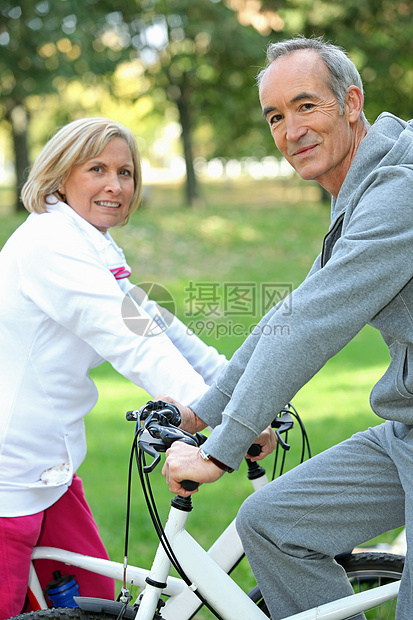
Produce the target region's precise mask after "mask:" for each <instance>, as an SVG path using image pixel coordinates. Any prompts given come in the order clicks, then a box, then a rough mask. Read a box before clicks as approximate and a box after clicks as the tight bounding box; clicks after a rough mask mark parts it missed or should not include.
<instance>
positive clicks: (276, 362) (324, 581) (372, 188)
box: [164, 37, 413, 620]
mask: <svg viewBox="0 0 413 620" xmlns="http://www.w3.org/2000/svg"><path fill="white" fill-rule="evenodd" d="M267 60H268V64H267V67H266V69H264V71H263V72H262V73H261V74H260V76H259V94H260V101H261V106H262V109H263V114H264V117H265V119H266V120H267V122H268V124H269V126H270V130H271V133H272V135H273V137H274V141H275V144H276V146H277V148H278V149H279V150H280V151H281V153H282V154H283V156H284V157H285V158H286V159H287V160H288V161H289V162H290V164H291V165H292V166H293V167H294V168H295V169H296V171H297V172H298V173H299V175H300V176H301V177H302V178H303V179H316V180H317V181H318V183H319V184H320V185H321V186H322V187H323V188H325V189H326V190H328V191H329V192H330V193H331V195H332V223H331V227H330V229H329V231H328V233H327V235H326V237H325V239H324V244H323V249H322V253H321V254H320V256H319V257H318V258H317V259H316V261H315V263H314V265H313V266H312V268H311V270H310V272H309V275H308V276H307V278H306V279H305V281H304V282H303V283H302V284H301V285H300V286H299V287H298V288H297V289H296V290H295V291H293V293H292V294H291V299H290V300H289V301H288V303H289V307H290V308H292V312H291V313H290V314H289V315H288V316H286V315H285V313H284V314H283V316H282V321H283V324H285V323H286V322H287V321H288V322H289V336H288V337H286V336H285V335H284V336H281V335H280V334H279V332H277V330H276V329H274V330H273V332H272V331H271V329H270V327H271V326H276V325H277V323H279V321H280V319H279V317H280V313H281V312H282V311H283V308H282V303H281V304H278V305H277V306H276V307H274V308H273V309H272V310H271V311H270V312H269V313H268V314H267V315H266V316H265V317H264V318H263V319H262V321H261V323H260V324H259V326H258V328H257V329H256V330H255V332H254V334H252V335H251V336H250V337H249V338H247V340H246V341H245V342H244V344H243V345H242V346H241V347H240V349H239V350H238V351H237V352H236V353H235V355H234V356H233V359H232V360H231V361H230V363H229V364H228V366H227V367H226V368H225V369H224V371H223V372H222V373H221V375H220V376H219V378H218V379H217V381H216V383H215V384H214V386H213V387H212V388H210V390H209V391H208V392H207V393H206V394H205V395H204V396H203V397H202V399H201V400H200V401H199V402H198V403H197V404H196V406H194V412H192V411H188V410H183V415H184V426H185V427H186V428H188V429H189V430H195V429H200V428H202V427H203V426H205V424H209V425H211V426H213V427H214V430H213V432H212V433H211V436H210V437H209V438H208V440H207V441H206V443H205V444H204V445H203V450H202V451H201V450H197V449H195V448H191V447H189V446H184V445H178V444H175V445H174V446H173V447H172V448H171V449H170V450H169V451H168V455H167V460H166V462H165V466H164V473H165V475H166V477H167V481H168V484H169V486H170V489H171V491H172V492H178V493H180V494H182V495H186V494H187V493H186V492H185V491H184V490H183V489H182V487H181V484H180V481H181V480H184V479H192V480H197V481H199V482H212V481H213V480H216V479H217V478H218V477H219V476H220V475H222V474H223V472H224V471H225V470H228V468H237V467H238V466H239V465H240V463H241V461H242V459H243V457H244V455H245V453H246V452H247V450H248V447H249V445H250V444H251V443H252V442H253V441H254V440H255V437H256V436H257V435H260V433H261V432H262V430H263V429H264V428H265V427H266V426H267V425H268V424H269V422H270V421H271V418H272V416H273V412H274V410H280V409H281V408H282V407H283V405H284V403H286V402H288V401H289V400H291V399H292V398H293V396H294V395H295V394H296V392H297V391H298V390H299V389H300V388H301V387H302V386H303V385H305V383H307V381H309V380H310V379H311V378H312V377H313V376H314V375H315V374H316V373H317V372H318V371H319V370H320V369H321V368H322V367H323V365H324V364H325V363H326V361H327V360H328V359H329V358H331V357H332V356H333V355H335V354H336V353H337V352H338V351H340V350H341V349H342V348H343V347H344V346H345V345H346V344H347V343H348V342H349V341H350V340H351V339H352V338H353V337H354V336H355V335H356V334H357V333H358V332H359V331H360V329H362V327H364V326H365V325H366V324H370V325H372V326H374V327H375V328H377V329H378V330H380V332H381V334H382V336H383V338H384V340H385V342H386V344H387V345H388V347H389V351H390V355H391V358H392V359H391V362H390V365H389V368H388V370H387V372H386V373H385V375H384V376H383V377H382V378H381V379H380V381H379V382H378V383H377V384H376V386H375V387H374V388H373V391H372V393H371V398H370V400H371V406H372V409H373V410H374V412H375V413H376V414H377V415H378V416H379V417H380V418H383V419H384V420H385V421H384V422H383V423H381V424H379V425H378V426H376V427H374V428H371V429H369V430H367V431H364V432H362V433H358V434H356V435H354V436H353V437H352V438H351V439H349V440H347V441H345V442H343V443H342V444H339V445H338V446H335V447H333V448H331V449H330V450H328V451H326V452H324V453H322V454H320V455H317V456H316V457H314V458H313V459H311V460H309V461H307V462H306V463H304V464H303V465H301V466H299V467H297V468H295V469H294V470H293V471H291V472H288V473H287V474H285V475H284V476H282V477H281V478H279V479H278V480H276V481H274V482H273V483H271V484H270V485H268V486H266V487H265V488H263V489H261V490H260V491H258V492H257V493H255V494H254V495H253V496H251V497H250V498H248V499H247V500H246V502H244V504H243V506H242V507H241V509H240V512H239V515H238V519H237V527H238V531H239V534H240V536H241V539H242V542H243V544H244V548H245V551H246V554H247V557H248V560H249V562H250V564H251V567H252V569H253V571H254V574H255V576H256V578H257V581H258V584H259V586H260V588H261V590H262V593H263V595H264V598H265V600H266V602H267V605H268V607H269V610H270V612H271V616H272V618H273V619H274V620H276V619H279V618H284V617H285V616H288V615H290V614H294V613H298V612H300V611H303V610H305V609H309V608H311V607H314V606H316V605H318V604H320V603H322V602H328V601H330V600H333V599H336V598H340V597H342V596H346V595H347V594H350V593H351V592H352V590H351V588H350V585H349V583H348V581H347V578H346V576H345V575H344V572H343V570H342V569H341V567H339V566H338V565H337V564H336V562H335V561H334V555H335V554H338V553H340V552H343V551H345V550H347V549H350V548H353V547H354V546H356V545H358V544H360V543H362V542H364V541H367V540H369V539H371V538H373V537H375V536H377V535H379V534H382V533H383V532H385V531H387V530H390V529H393V528H396V527H398V526H401V525H403V524H404V523H406V532H407V543H408V547H409V545H410V539H411V534H412V532H411V527H412V510H413V432H412V425H413V318H412V314H413V279H412V278H413V262H412V258H411V256H412V248H413V208H412V204H411V201H412V198H411V197H412V195H413V126H412V125H411V124H409V123H406V122H404V121H402V120H400V119H399V118H396V117H395V116H393V115H391V114H389V113H383V114H382V115H381V116H380V117H379V118H378V119H377V121H376V122H375V123H374V125H372V126H371V127H369V124H368V122H367V121H366V119H365V117H364V114H363V91H362V83H361V79H360V76H359V74H358V72H357V70H356V68H355V66H354V64H353V63H352V62H351V61H350V60H349V58H348V57H347V55H346V54H345V53H344V52H343V51H342V50H341V49H340V48H338V47H336V46H334V45H330V44H327V43H325V42H323V41H322V40H321V39H305V38H302V37H298V38H295V39H291V40H288V41H284V42H281V43H277V44H272V45H270V46H269V49H268V55H267ZM264 325H265V327H266V329H265V330H263V326H264ZM259 442H260V443H261V445H262V454H264V455H265V454H267V453H268V452H270V451H271V449H272V448H273V442H274V439H273V436H272V434H271V433H270V432H269V431H264V433H262V434H261V436H260V438H259ZM407 557H409V554H408V556H407ZM412 595H413V587H412V584H411V580H410V567H409V561H408V560H407V561H406V569H405V571H404V575H403V579H402V583H401V589H400V595H399V600H398V609H397V616H396V617H397V620H410V619H411V614H412V609H413V600H412V598H413V596H412ZM361 617H362V616H360V618H361Z"/></svg>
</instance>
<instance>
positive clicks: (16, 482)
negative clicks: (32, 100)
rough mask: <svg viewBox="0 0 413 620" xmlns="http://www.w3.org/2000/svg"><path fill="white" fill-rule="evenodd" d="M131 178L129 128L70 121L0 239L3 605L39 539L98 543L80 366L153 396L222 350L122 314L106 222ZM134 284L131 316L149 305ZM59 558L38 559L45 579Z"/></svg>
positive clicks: (101, 592)
mask: <svg viewBox="0 0 413 620" xmlns="http://www.w3.org/2000/svg"><path fill="white" fill-rule="evenodd" d="M141 189H142V179H141V166H140V157H139V153H138V149H137V144H136V140H135V137H134V136H133V134H132V133H131V132H130V131H129V130H127V129H126V128H124V127H122V126H121V125H119V124H118V123H114V122H112V121H110V120H108V119H105V118H87V119H81V120H77V121H74V122H72V123H70V124H69V125H67V126H66V127H64V128H62V129H61V130H60V131H59V132H57V133H56V134H55V135H54V137H53V138H52V139H51V140H50V141H49V142H48V143H47V144H46V146H45V147H44V149H43V151H42V152H41V153H40V155H39V157H38V159H37V161H36V162H35V164H34V166H33V168H32V170H31V173H30V176H29V179H28V181H27V183H26V184H25V186H24V188H23V192H22V199H23V202H24V205H25V207H26V208H27V210H28V211H30V212H32V213H31V215H29V217H28V218H27V220H26V221H25V222H24V223H23V224H22V225H21V226H20V227H19V228H18V229H17V230H16V232H15V233H14V234H13V235H12V236H11V237H10V239H9V240H8V242H7V243H6V244H5V246H4V248H3V250H2V251H1V253H0V282H1V290H2V293H3V299H5V300H6V303H3V304H2V306H1V307H0V376H1V395H2V405H1V417H0V618H8V617H10V616H13V615H16V614H18V613H20V612H21V611H22V608H23V605H24V601H25V594H26V589H27V581H28V574H29V564H30V555H31V552H32V549H33V547H34V546H35V545H37V544H43V545H50V546H63V547H64V548H66V549H69V550H72V551H81V552H82V553H88V554H91V555H96V556H99V557H107V555H106V551H105V548H104V546H103V543H102V541H101V539H100V537H99V533H98V531H97V527H96V524H95V522H94V520H93V517H92V515H91V513H90V510H89V507H88V505H87V503H86V500H85V498H84V495H83V490H82V484H81V481H80V479H79V478H77V477H76V470H77V468H78V467H79V465H80V464H81V462H82V461H83V459H84V458H85V455H86V438H85V430H84V423H83V418H84V416H85V415H86V414H87V413H89V411H90V410H91V409H92V408H93V407H94V405H95V403H96V401H97V390H96V387H95V385H94V383H93V381H92V380H91V379H90V377H89V374H88V373H89V371H90V369H91V368H93V367H95V366H97V365H99V364H100V363H102V362H103V361H105V360H108V361H109V362H110V363H111V364H112V366H113V367H114V368H115V369H116V370H117V371H118V372H119V373H121V374H122V375H124V376H125V377H127V378H128V379H130V381H132V382H133V383H135V384H136V385H137V386H140V387H143V388H144V389H145V390H146V391H147V392H149V394H151V395H152V396H156V395H157V394H160V393H167V394H168V395H170V396H171V397H172V398H176V399H177V400H178V401H180V402H182V401H183V402H185V403H187V404H191V403H192V402H193V401H194V400H196V399H197V398H198V397H199V396H200V395H201V394H203V393H204V392H205V391H206V389H207V385H209V384H210V383H211V382H212V381H213V379H214V377H215V376H216V375H217V374H218V373H219V371H220V369H221V368H222V367H223V366H224V364H225V362H226V360H225V358H224V356H222V355H219V354H218V353H217V351H216V350H215V349H213V348H211V347H207V346H206V345H205V344H204V343H203V342H202V341H200V340H199V339H198V338H197V337H196V336H194V335H193V334H191V333H190V332H189V331H188V330H187V328H186V327H185V326H184V325H183V324H182V323H180V321H179V320H178V319H176V318H175V317H172V318H170V320H169V323H168V325H169V327H168V326H165V329H163V330H159V333H158V334H157V335H156V337H145V335H144V334H140V333H136V330H131V329H129V327H128V326H127V325H126V324H125V322H124V320H123V318H122V307H123V308H125V305H124V304H125V299H126V300H128V299H129V296H130V295H132V293H133V289H134V287H133V285H132V284H131V283H130V281H129V275H130V269H129V267H128V265H127V263H126V261H125V257H124V254H123V252H122V250H121V249H120V248H119V247H118V246H117V245H116V244H115V242H114V241H113V239H112V237H111V236H110V234H109V232H108V230H109V229H110V228H112V227H114V226H118V225H122V224H125V223H126V222H127V220H128V218H129V216H130V215H131V213H132V212H133V211H134V209H136V208H137V206H138V204H139V198H140V195H141ZM135 289H136V287H135ZM138 298H139V303H140V306H139V316H140V317H141V318H145V317H146V318H147V320H148V321H150V320H152V319H153V317H154V316H155V314H156V313H157V312H158V314H159V308H157V307H156V304H155V303H154V302H151V301H150V300H149V299H148V298H147V297H146V296H145V294H144V293H143V292H142V294H141V295H138ZM130 302H131V304H132V303H135V304H136V296H135V302H132V300H130ZM135 307H136V306H135ZM195 368H196V370H195ZM57 568H58V567H57V566H55V565H53V566H52V565H46V563H44V565H43V568H42V567H39V566H38V569H39V570H40V571H41V580H43V582H42V586H43V587H44V586H45V585H46V583H47V582H48V581H49V580H50V579H51V578H52V570H56V569H57ZM64 572H67V571H64ZM76 578H77V580H78V582H79V584H80V593H81V594H82V595H84V596H90V595H91V596H100V597H106V598H113V596H114V585H113V582H112V580H110V579H107V578H104V577H99V576H93V575H92V574H91V573H85V574H82V571H80V570H79V571H77V572H76Z"/></svg>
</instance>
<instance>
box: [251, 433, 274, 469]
mask: <svg viewBox="0 0 413 620" xmlns="http://www.w3.org/2000/svg"><path fill="white" fill-rule="evenodd" d="M254 443H257V444H259V445H260V446H261V452H260V453H259V454H258V456H249V454H247V457H248V458H249V459H250V461H260V460H261V459H263V458H265V457H266V456H268V455H269V454H271V452H274V450H275V448H276V447H277V436H276V434H275V433H274V431H273V429H272V428H271V426H267V428H265V429H264V430H263V431H262V433H261V435H259V436H258V437H257V438H256V439H254Z"/></svg>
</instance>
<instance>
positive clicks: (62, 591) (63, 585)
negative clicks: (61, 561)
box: [46, 570, 79, 607]
mask: <svg viewBox="0 0 413 620" xmlns="http://www.w3.org/2000/svg"><path fill="white" fill-rule="evenodd" d="M46 595H47V597H48V598H49V599H50V600H51V601H52V603H53V607H78V605H77V604H76V603H75V601H74V600H73V597H74V596H79V584H78V583H77V581H76V579H75V578H74V575H62V574H61V572H60V570H55V571H54V572H53V580H52V581H50V582H49V583H48V584H47V588H46Z"/></svg>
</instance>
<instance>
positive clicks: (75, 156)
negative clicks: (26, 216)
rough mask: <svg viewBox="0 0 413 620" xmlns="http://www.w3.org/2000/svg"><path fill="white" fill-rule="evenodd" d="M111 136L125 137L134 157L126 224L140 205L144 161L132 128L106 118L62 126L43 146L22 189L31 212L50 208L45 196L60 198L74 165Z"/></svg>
mask: <svg viewBox="0 0 413 620" xmlns="http://www.w3.org/2000/svg"><path fill="white" fill-rule="evenodd" d="M112 138H123V139H124V140H126V142H127V144H128V146H129V150H130V152H131V155H132V160H133V180H134V185H135V191H134V193H133V196H132V199H131V201H130V205H129V209H128V214H127V216H126V218H125V220H124V221H123V224H126V222H127V221H128V219H129V217H130V215H131V213H132V212H133V211H134V210H135V209H137V208H138V206H139V202H140V198H141V194H142V171H141V160H140V155H139V150H138V145H137V142H136V138H135V136H134V135H133V133H132V132H131V131H129V129H126V127H123V126H122V125H120V124H119V123H116V122H114V121H111V120H109V119H107V118H101V117H92V118H81V119H79V120H76V121H73V122H72V123H69V124H68V125H65V126H64V127H62V128H61V129H60V130H59V131H58V132H57V133H56V134H55V135H54V136H53V137H52V138H51V139H50V140H49V141H48V142H47V143H46V144H45V146H44V147H43V149H42V151H41V153H40V155H39V156H38V157H37V159H36V161H35V163H34V164H33V167H32V169H31V171H30V174H29V178H28V179H27V181H26V183H25V184H24V186H23V189H22V194H21V196H22V202H23V204H24V206H25V207H26V209H27V210H28V211H34V212H35V213H44V212H45V211H47V208H46V206H47V202H46V198H47V196H49V195H50V194H54V195H55V197H56V198H57V199H59V200H60V199H61V195H60V194H59V191H58V190H59V187H60V186H61V185H63V184H64V183H65V181H66V179H67V178H68V176H69V174H70V171H71V170H72V168H73V166H77V165H80V164H82V163H84V162H85V161H88V160H89V159H92V158H93V157H97V156H98V155H100V153H101V152H102V151H103V149H104V148H105V147H106V145H107V144H108V142H109V141H110V140H112Z"/></svg>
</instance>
